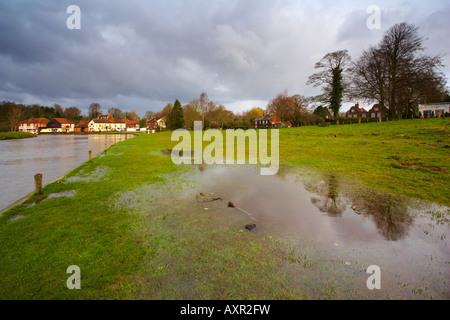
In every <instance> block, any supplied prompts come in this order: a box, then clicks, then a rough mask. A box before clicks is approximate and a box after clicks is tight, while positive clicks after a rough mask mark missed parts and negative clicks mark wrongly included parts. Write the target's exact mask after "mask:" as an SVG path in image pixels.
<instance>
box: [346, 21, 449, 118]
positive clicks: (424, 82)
mask: <svg viewBox="0 0 450 320" xmlns="http://www.w3.org/2000/svg"><path fill="white" fill-rule="evenodd" d="M423 41H424V39H423V38H422V37H420V36H419V33H418V28H417V27H415V26H414V25H412V24H408V23H405V22H403V23H399V24H395V25H394V26H392V27H391V28H389V29H388V30H387V31H386V33H385V34H384V36H383V38H382V40H381V41H380V43H379V44H378V45H377V46H372V47H370V48H369V49H368V50H365V51H363V53H362V54H361V57H360V58H359V59H358V60H356V61H355V62H354V63H353V64H352V68H351V76H352V87H351V95H352V96H353V97H358V98H363V99H366V100H375V101H378V103H379V104H380V105H381V106H382V108H383V110H384V111H385V112H386V113H387V115H388V116H389V117H391V118H392V117H394V116H397V117H408V115H409V114H410V112H414V109H415V106H417V104H418V103H421V102H422V103H423V102H439V101H441V100H442V96H443V95H444V94H445V91H446V89H445V85H446V81H445V76H444V74H443V73H442V72H441V68H442V66H443V64H442V57H441V56H434V57H431V56H428V55H424V54H422V52H423V51H424V47H423Z"/></svg>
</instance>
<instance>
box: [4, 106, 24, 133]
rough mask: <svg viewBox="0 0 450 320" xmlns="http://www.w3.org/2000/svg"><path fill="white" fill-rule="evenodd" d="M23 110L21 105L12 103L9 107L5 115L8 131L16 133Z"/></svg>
mask: <svg viewBox="0 0 450 320" xmlns="http://www.w3.org/2000/svg"><path fill="white" fill-rule="evenodd" d="M24 109H25V108H24V106H23V105H22V104H15V103H13V104H12V105H10V107H9V111H8V113H7V115H6V117H7V119H8V122H9V127H10V131H17V127H18V124H19V121H20V120H21V118H22V115H23V112H24Z"/></svg>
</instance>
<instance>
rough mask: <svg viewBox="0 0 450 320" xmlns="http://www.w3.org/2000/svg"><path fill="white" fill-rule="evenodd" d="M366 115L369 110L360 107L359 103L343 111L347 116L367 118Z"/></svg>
mask: <svg viewBox="0 0 450 320" xmlns="http://www.w3.org/2000/svg"><path fill="white" fill-rule="evenodd" d="M368 115H369V112H368V111H367V110H366V109H364V108H360V107H359V103H357V104H355V105H354V106H353V107H351V108H350V110H348V111H347V112H346V113H345V116H346V117H347V118H367V117H368Z"/></svg>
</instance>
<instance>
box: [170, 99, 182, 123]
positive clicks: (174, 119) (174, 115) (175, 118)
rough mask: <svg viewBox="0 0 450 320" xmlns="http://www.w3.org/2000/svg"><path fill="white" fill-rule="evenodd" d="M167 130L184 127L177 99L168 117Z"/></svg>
mask: <svg viewBox="0 0 450 320" xmlns="http://www.w3.org/2000/svg"><path fill="white" fill-rule="evenodd" d="M168 127H169V129H172V130H176V129H180V128H183V127H184V118H183V108H182V107H181V103H180V101H178V99H177V100H176V101H175V103H174V105H173V108H172V111H171V112H170V116H169V123H168Z"/></svg>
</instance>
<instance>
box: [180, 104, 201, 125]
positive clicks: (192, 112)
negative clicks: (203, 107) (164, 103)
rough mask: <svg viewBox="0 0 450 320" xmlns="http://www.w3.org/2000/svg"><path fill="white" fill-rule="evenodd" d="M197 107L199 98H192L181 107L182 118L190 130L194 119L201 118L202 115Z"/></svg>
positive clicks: (198, 106) (198, 119)
mask: <svg viewBox="0 0 450 320" xmlns="http://www.w3.org/2000/svg"><path fill="white" fill-rule="evenodd" d="M199 109H200V101H199V100H192V101H190V102H189V103H188V104H187V105H185V106H184V107H183V118H184V123H185V125H186V129H190V130H192V129H193V128H194V121H201V120H202V115H201V114H200V112H199Z"/></svg>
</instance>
